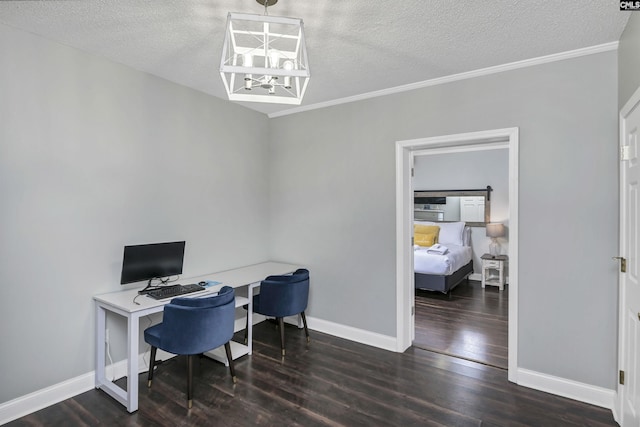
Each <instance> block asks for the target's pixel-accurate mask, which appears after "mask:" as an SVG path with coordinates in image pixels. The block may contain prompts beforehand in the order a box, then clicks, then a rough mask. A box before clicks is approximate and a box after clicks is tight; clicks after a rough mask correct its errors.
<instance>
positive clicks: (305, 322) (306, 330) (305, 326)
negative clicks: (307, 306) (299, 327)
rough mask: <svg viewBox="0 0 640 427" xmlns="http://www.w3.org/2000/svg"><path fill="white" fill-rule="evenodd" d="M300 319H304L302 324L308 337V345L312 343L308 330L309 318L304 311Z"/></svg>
mask: <svg viewBox="0 0 640 427" xmlns="http://www.w3.org/2000/svg"><path fill="white" fill-rule="evenodd" d="M300 317H302V324H303V325H304V334H305V335H306V336H307V343H309V342H310V341H311V339H310V338H309V328H307V316H305V315H304V310H303V311H302V313H300Z"/></svg>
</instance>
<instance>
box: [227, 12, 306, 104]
mask: <svg viewBox="0 0 640 427" xmlns="http://www.w3.org/2000/svg"><path fill="white" fill-rule="evenodd" d="M256 1H257V2H258V3H260V4H262V5H264V11H265V14H264V15H253V14H245V13H229V16H228V18H227V28H226V31H225V36H224V45H223V47H222V59H221V61H220V76H221V77H222V81H223V82H224V86H225V89H226V91H227V95H228V97H229V100H231V101H250V102H268V103H276V104H293V105H300V103H301V102H302V97H303V96H304V92H305V90H306V89H307V84H308V83H309V77H310V73H309V64H308V61H307V48H306V46H305V40H304V30H303V24H302V19H297V18H285V17H280V16H269V15H268V14H267V6H272V5H274V4H275V3H276V2H277V1H278V0H256Z"/></svg>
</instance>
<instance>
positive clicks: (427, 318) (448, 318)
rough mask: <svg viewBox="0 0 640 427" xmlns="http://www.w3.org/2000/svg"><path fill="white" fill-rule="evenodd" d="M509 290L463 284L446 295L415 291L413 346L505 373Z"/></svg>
mask: <svg viewBox="0 0 640 427" xmlns="http://www.w3.org/2000/svg"><path fill="white" fill-rule="evenodd" d="M508 315H509V286H505V289H504V290H503V291H500V290H499V289H498V287H496V286H487V287H485V289H482V284H481V282H479V281H473V280H469V281H466V280H465V281H464V282H462V283H460V284H459V285H458V286H456V287H455V288H454V289H453V290H452V291H451V292H449V294H448V295H445V294H442V293H440V292H429V291H420V290H418V291H416V316H415V325H416V339H415V340H414V342H413V345H414V346H416V347H420V348H423V349H426V350H432V351H436V352H438V353H443V354H448V355H452V356H457V357H462V358H465V359H468V360H472V361H477V362H480V363H485V364H488V365H491V366H496V367H499V368H503V369H507V366H508V347H507V346H508Z"/></svg>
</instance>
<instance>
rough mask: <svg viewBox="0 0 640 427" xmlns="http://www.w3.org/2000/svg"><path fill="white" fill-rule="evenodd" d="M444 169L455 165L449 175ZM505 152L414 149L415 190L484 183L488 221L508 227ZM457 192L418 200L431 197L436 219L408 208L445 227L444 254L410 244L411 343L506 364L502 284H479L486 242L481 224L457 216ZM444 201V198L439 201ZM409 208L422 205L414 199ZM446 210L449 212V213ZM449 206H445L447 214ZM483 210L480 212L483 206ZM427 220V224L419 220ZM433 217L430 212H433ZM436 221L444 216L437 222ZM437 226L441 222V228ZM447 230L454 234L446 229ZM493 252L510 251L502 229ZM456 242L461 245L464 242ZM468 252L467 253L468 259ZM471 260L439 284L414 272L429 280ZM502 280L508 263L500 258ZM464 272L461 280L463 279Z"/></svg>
mask: <svg viewBox="0 0 640 427" xmlns="http://www.w3.org/2000/svg"><path fill="white" fill-rule="evenodd" d="M451 171H458V172H454V173H451ZM508 176H509V174H508V150H506V149H497V150H496V149H492V150H481V151H470V152H454V153H440V152H438V153H436V154H430V153H429V151H428V150H424V151H421V152H419V153H418V154H417V155H416V156H415V161H414V178H413V188H414V191H416V192H418V191H422V190H424V191H434V192H435V191H452V190H462V189H465V190H471V189H473V190H476V189H477V190H480V189H484V188H486V187H487V186H490V187H491V191H490V197H489V203H488V204H489V205H490V209H488V210H487V212H488V215H489V217H490V222H492V223H500V224H503V225H504V226H505V228H506V230H508V226H509V199H508V197H509V195H508ZM460 199H461V198H460V197H447V198H446V199H445V200H422V199H420V200H417V202H424V201H432V202H438V203H439V204H436V205H435V206H431V207H434V208H438V209H437V210H436V212H441V211H442V212H444V217H440V218H438V219H437V221H438V222H428V220H429V219H431V218H430V217H428V216H427V217H425V216H424V212H423V211H418V210H416V211H415V218H416V219H415V224H434V225H436V226H439V227H440V230H439V231H444V232H445V233H446V234H443V236H441V237H442V238H443V239H444V241H443V240H442V238H441V239H440V243H441V244H443V245H444V247H445V248H447V252H448V253H447V254H446V256H445V257H443V260H439V258H440V257H439V256H438V255H432V254H428V253H427V251H428V249H429V245H430V244H431V242H430V241H425V242H424V243H422V244H423V246H420V244H421V242H418V241H417V242H416V246H414V248H415V250H414V257H415V259H414V269H415V272H416V273H417V274H416V279H415V280H416V284H415V288H416V295H415V304H416V320H415V329H416V337H415V339H414V341H413V344H414V345H415V346H417V347H422V348H426V349H429V350H433V351H437V352H440V353H443V354H449V355H453V356H456V357H461V358H466V359H469V360H475V361H479V362H482V363H488V364H492V365H494V366H498V367H501V368H505V369H506V368H507V335H506V332H507V331H506V330H507V322H506V321H505V320H506V318H507V315H508V307H507V302H508V286H506V287H505V290H504V291H501V290H499V288H498V287H496V286H489V285H487V286H486V289H483V288H482V286H481V280H482V274H481V272H482V259H481V256H482V255H483V254H486V253H489V252H490V250H489V249H490V248H489V245H490V243H491V240H490V238H489V237H487V236H486V227H485V226H484V224H482V223H480V224H478V223H475V222H468V225H467V223H465V222H457V221H460V219H464V218H461V216H460ZM442 202H445V204H442ZM415 206H416V208H417V207H420V208H423V207H424V206H423V205H422V204H420V203H416V205H415ZM452 211H453V212H452ZM449 212H452V213H451V214H450V213H449ZM482 216H484V211H483V212H482ZM424 219H426V220H427V222H425V221H424ZM433 219H436V218H433ZM439 221H449V222H448V223H447V222H444V223H442V222H439ZM459 224H462V225H465V227H464V234H462V237H463V242H455V241H454V240H455V238H456V236H457V235H459V234H460V231H461V230H459V228H460V227H458V225H459ZM443 227H444V228H443ZM452 232H453V237H447V236H451V233H452ZM498 242H499V244H500V248H499V251H500V253H501V254H502V255H508V254H509V242H508V235H506V236H505V237H504V238H498ZM456 243H463V244H464V246H460V245H457V244H456ZM467 257H468V258H467ZM468 259H470V260H471V263H472V265H473V267H472V270H471V272H468V271H466V272H465V271H464V268H462V269H461V270H460V271H461V272H462V273H460V274H461V275H460V277H459V278H457V279H456V281H455V282H453V283H450V284H448V285H447V286H446V287H441V286H440V283H439V282H433V281H428V282H427V281H426V280H425V277H426V278H429V277H433V276H430V275H429V276H426V275H424V274H420V273H428V272H432V273H434V274H436V276H435V277H436V278H442V277H443V275H448V277H453V276H451V273H453V271H455V270H458V268H459V267H462V266H463V265H464V264H466V262H467V260H468ZM506 270H507V271H506V272H505V273H506V276H507V280H506V281H507V283H508V263H506ZM445 277H447V276H445ZM467 277H468V280H467V279H466V278H467Z"/></svg>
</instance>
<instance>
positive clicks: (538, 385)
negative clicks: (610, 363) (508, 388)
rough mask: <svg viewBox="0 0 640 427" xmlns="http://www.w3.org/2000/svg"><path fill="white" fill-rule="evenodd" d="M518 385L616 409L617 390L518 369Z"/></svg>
mask: <svg viewBox="0 0 640 427" xmlns="http://www.w3.org/2000/svg"><path fill="white" fill-rule="evenodd" d="M518 385H521V386H524V387H529V388H533V389H535V390H540V391H544V392H547V393H551V394H555V395H557V396H562V397H567V398H569V399H573V400H577V401H579V402H584V403H589V404H591V405H596V406H600V407H602V408H607V409H611V410H612V411H613V409H614V399H615V395H616V391H615V390H611V389H608V388H602V387H596V386H593V385H589V384H585V383H580V382H577V381H572V380H568V379H566V378H560V377H554V376H552V375H547V374H542V373H540V372H535V371H530V370H528V369H523V368H518Z"/></svg>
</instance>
